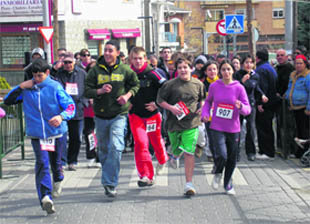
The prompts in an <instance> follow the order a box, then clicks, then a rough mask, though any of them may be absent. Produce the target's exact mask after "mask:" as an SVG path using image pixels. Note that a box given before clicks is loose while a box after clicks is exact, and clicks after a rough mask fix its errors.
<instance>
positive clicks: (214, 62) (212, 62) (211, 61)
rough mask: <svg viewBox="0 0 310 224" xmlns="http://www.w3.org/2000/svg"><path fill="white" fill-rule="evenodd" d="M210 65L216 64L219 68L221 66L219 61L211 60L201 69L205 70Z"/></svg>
mask: <svg viewBox="0 0 310 224" xmlns="http://www.w3.org/2000/svg"><path fill="white" fill-rule="evenodd" d="M210 65H215V66H216V67H217V69H218V68H219V64H218V63H217V61H214V60H210V61H208V62H207V63H206V64H205V65H204V66H203V67H202V69H201V71H202V72H205V71H206V70H207V69H208V67H209V66H210Z"/></svg>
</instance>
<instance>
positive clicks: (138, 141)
mask: <svg viewBox="0 0 310 224" xmlns="http://www.w3.org/2000/svg"><path fill="white" fill-rule="evenodd" d="M161 120H162V119H161V114H160V113H157V114H155V115H154V116H152V117H149V118H141V117H139V116H137V115H136V114H129V123H130V128H131V133H132V136H133V139H134V142H135V161H136V167H137V170H138V175H139V177H140V178H142V177H147V178H149V179H150V180H153V177H154V168H153V163H152V157H151V155H150V152H149V141H150V142H151V144H152V146H153V148H154V152H155V156H156V158H157V160H158V162H159V164H164V163H166V162H167V161H168V155H167V152H166V149H165V144H164V140H163V138H162V136H161ZM147 130H148V131H147Z"/></svg>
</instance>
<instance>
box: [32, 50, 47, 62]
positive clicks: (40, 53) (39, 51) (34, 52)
mask: <svg viewBox="0 0 310 224" xmlns="http://www.w3.org/2000/svg"><path fill="white" fill-rule="evenodd" d="M34 54H39V55H40V56H41V58H42V59H45V56H44V51H43V49H42V48H40V47H36V48H34V49H33V50H32V52H31V57H32V56H33V55H34Z"/></svg>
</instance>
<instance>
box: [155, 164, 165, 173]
mask: <svg viewBox="0 0 310 224" xmlns="http://www.w3.org/2000/svg"><path fill="white" fill-rule="evenodd" d="M165 165H166V164H165V163H164V164H160V163H157V166H156V175H158V176H159V175H161V174H163V172H164V168H165Z"/></svg>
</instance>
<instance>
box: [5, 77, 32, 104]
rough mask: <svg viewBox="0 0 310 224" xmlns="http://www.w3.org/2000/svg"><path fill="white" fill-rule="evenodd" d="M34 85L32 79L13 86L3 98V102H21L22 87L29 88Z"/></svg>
mask: <svg viewBox="0 0 310 224" xmlns="http://www.w3.org/2000/svg"><path fill="white" fill-rule="evenodd" d="M33 85H34V82H33V80H32V79H30V80H27V81H24V82H22V83H21V84H20V85H19V86H16V87H15V88H13V89H12V90H11V91H10V92H9V93H8V94H7V95H6V96H5V98H4V104H6V105H13V104H17V103H20V102H22V100H23V97H22V92H23V90H24V89H30V88H32V87H33Z"/></svg>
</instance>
